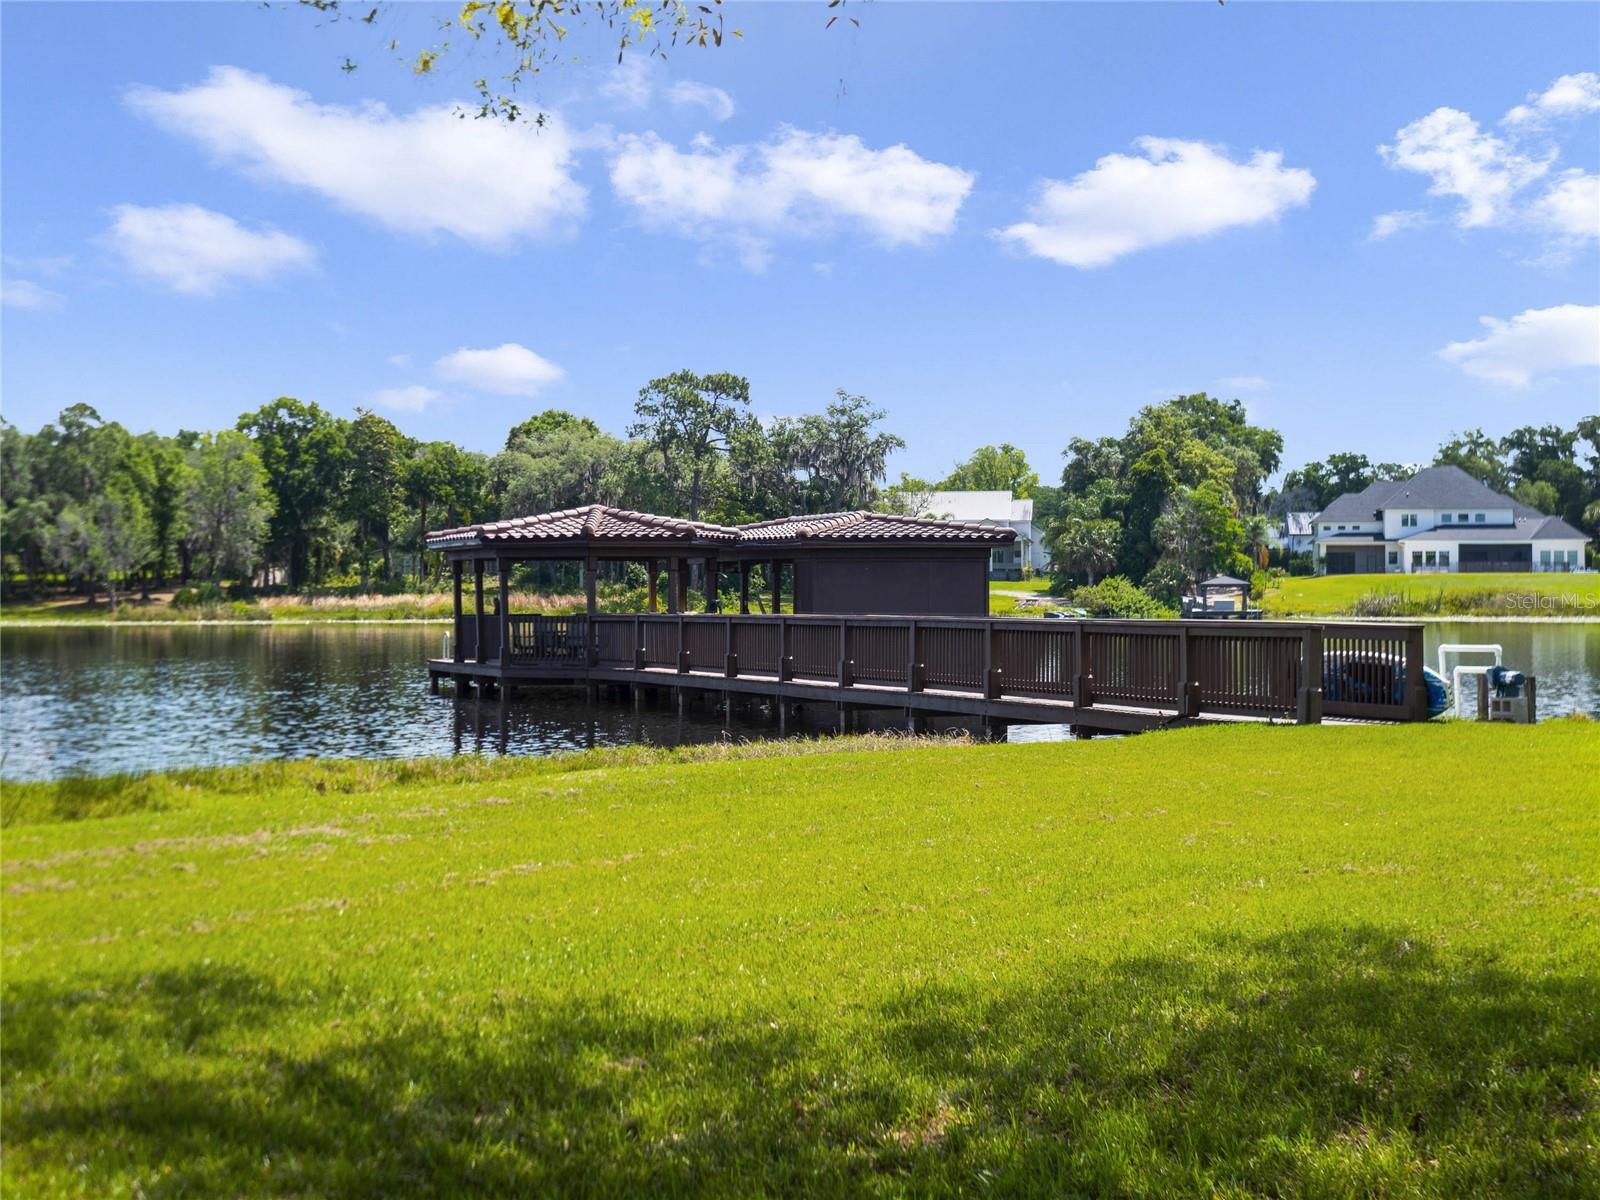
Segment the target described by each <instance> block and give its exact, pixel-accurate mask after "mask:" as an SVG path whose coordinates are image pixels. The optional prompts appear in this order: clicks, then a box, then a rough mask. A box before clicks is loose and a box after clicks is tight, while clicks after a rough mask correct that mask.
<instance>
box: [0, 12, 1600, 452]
mask: <svg viewBox="0 0 1600 1200" xmlns="http://www.w3.org/2000/svg"><path fill="white" fill-rule="evenodd" d="M364 7H365V6H363V9H364ZM450 12H451V10H450V9H449V8H425V7H423V6H421V5H415V6H398V7H389V8H385V9H382V10H380V14H379V17H378V19H377V20H376V21H375V22H374V23H373V24H372V25H370V26H369V25H364V24H361V23H360V22H351V21H347V22H342V23H337V24H328V23H326V22H324V21H322V20H321V19H319V18H317V17H316V16H315V15H314V14H312V13H310V12H306V11H301V10H299V9H298V8H296V6H293V5H288V6H279V7H265V6H261V5H256V4H245V3H238V4H176V5H168V4H140V3H119V4H112V5H98V4H31V3H30V4H24V3H9V2H7V3H4V4H3V5H0V104H3V108H0V172H3V193H0V243H3V279H4V289H3V294H4V305H3V307H0V320H3V325H0V411H3V413H4V416H5V417H6V419H8V420H9V421H11V422H12V423H13V424H15V425H17V426H19V427H21V428H24V429H34V428H37V427H38V426H40V425H41V424H43V423H44V422H46V421H48V420H51V419H53V417H54V415H55V414H56V413H57V412H58V411H59V410H60V409H61V408H63V407H64V406H66V405H68V404H71V403H75V402H78V401H83V402H87V403H89V404H92V405H93V406H94V407H95V408H96V409H98V410H99V411H100V413H101V415H102V416H104V417H106V418H107V419H114V420H117V421H120V422H122V423H123V424H124V425H126V426H128V427H129V428H131V429H134V430H144V429H155V430H158V431H160V432H164V433H171V432H175V431H177V430H178V429H180V428H189V429H204V428H217V427H221V426H226V425H231V424H233V422H234V421H235V420H236V419H237V417H238V415H239V414H240V413H241V412H243V411H246V410H249V409H253V408H256V407H258V406H259V405H261V404H262V403H264V402H266V401H268V400H270V399H272V398H273V397H276V396H280V395H292V396H297V397H299V398H301V399H303V400H314V401H316V402H317V403H319V404H321V405H323V406H324V407H325V408H327V409H329V410H330V411H333V412H335V413H339V414H341V415H346V416H348V415H353V414H354V412H355V410H356V408H357V407H362V408H369V409H373V410H375V411H378V412H381V413H383V414H384V415H386V416H388V417H390V418H391V419H392V420H394V421H395V423H396V424H397V425H399V427H400V428H401V429H402V430H404V431H405V432H406V433H408V434H410V435H412V436H415V437H419V438H426V439H432V438H448V439H451V440H453V441H456V442H459V443H461V444H463V445H466V446H468V447H471V448H474V449H479V450H485V451H493V450H496V449H498V448H499V447H500V445H501V444H502V442H503V439H504V437H505V432H506V430H507V429H508V428H509V427H510V426H511V425H512V424H514V423H515V422H517V421H519V420H521V419H523V418H524V417H526V416H527V415H528V414H529V413H531V412H535V411H538V410H540V409H543V408H547V407H559V408H565V409H569V410H571V411H573V412H577V413H581V414H584V415H587V416H590V417H593V418H594V419H595V420H596V421H598V422H599V423H600V425H601V426H602V427H604V428H607V429H610V430H612V431H614V432H617V433H622V432H623V431H624V430H625V428H626V426H627V424H628V421H629V418H630V416H631V410H632V404H633V401H634V399H635V397H636V396H637V394H638V391H639V389H640V388H641V387H642V386H643V385H644V384H645V383H646V382H647V381H648V380H650V379H652V378H654V377H657V376H661V375H665V374H668V373H670V372H672V371H675V370H679V369H682V368H690V369H692V370H696V371H701V372H712V371H732V372H736V373H738V374H741V375H744V376H747V377H748V378H749V380H750V383H751V394H752V399H753V407H754V409H755V410H756V411H757V412H758V413H760V414H762V415H764V416H777V415H783V414H795V413H800V412H810V411H819V410H820V409H821V408H822V407H823V406H824V405H825V404H826V403H827V402H828V401H829V400H830V399H831V398H832V397H833V395H834V393H835V391H836V390H838V389H841V388H842V389H844V390H846V391H848V392H851V393H855V394H860V395H865V396H866V397H868V398H869V399H870V400H871V401H873V402H874V403H875V404H877V405H879V406H881V407H882V408H884V409H886V410H887V411H888V414H889V415H888V419H887V422H886V425H887V427H888V428H889V429H891V430H893V431H894V432H897V433H899V434H900V435H901V436H903V437H904V438H905V439H906V441H907V443H908V444H907V448H906V450H905V451H904V452H903V453H901V454H899V455H897V456H896V457H895V458H894V459H893V460H892V462H891V471H892V472H896V473H897V472H899V471H902V470H904V471H909V472H911V473H913V474H916V475H922V476H927V477H934V478H937V477H939V476H940V475H942V474H944V473H945V472H946V471H948V469H949V467H950V466H951V465H953V464H954V463H955V462H956V461H957V460H958V459H960V458H963V457H965V456H966V455H967V454H968V453H969V452H970V451H971V450H972V449H973V448H975V447H976V446H979V445H983V444H986V443H995V442H1000V441H1008V442H1011V443H1013V444H1015V445H1018V446H1020V447H1022V448H1023V449H1024V450H1026V451H1027V453H1028V456H1029V459H1030V461H1031V462H1032V464H1033V465H1034V467H1035V468H1036V469H1037V470H1038V471H1039V473H1040V475H1041V476H1042V477H1043V478H1044V479H1045V480H1046V481H1053V480H1054V479H1055V478H1056V477H1058V476H1059V472H1060V469H1061V452H1062V450H1063V448H1064V447H1065V446H1066V444H1067V442H1068V440H1069V439H1071V438H1073V437H1099V436H1103V435H1108V434H1116V433H1118V432H1120V431H1121V430H1122V429H1123V428H1125V426H1126V424H1127V421H1128V419H1129V417H1130V416H1132V415H1133V414H1134V413H1135V412H1136V411H1137V410H1138V409H1139V408H1140V407H1142V406H1144V405H1146V404H1150V403H1155V402H1158V401H1160V400H1163V399H1166V398H1169V397H1171V396H1174V395H1178V394H1182V393H1186V392H1197V391H1206V392H1210V393H1211V394H1213V395H1219V396H1222V397H1225V398H1230V399H1231V398H1237V399H1239V400H1242V401H1243V402H1244V403H1245V404H1246V405H1247V406H1248V409H1249V411H1250V413H1251V414H1252V417H1253V418H1254V419H1255V420H1256V421H1258V422H1259V423H1263V424H1267V425H1270V426H1272V427H1274V428H1277V429H1279V430H1280V431H1281V432H1282V433H1283V436H1284V441H1285V455H1284V458H1285V465H1286V466H1294V465H1298V464H1300V463H1303V462H1305V461H1308V460H1311V459H1317V458H1322V457H1324V456H1326V455H1327V454H1328V453H1330V452H1335V451H1346V450H1349V451H1361V452H1364V453H1367V454H1369V455H1370V456H1372V457H1373V458H1374V459H1375V460H1382V461H1401V462H1422V461H1427V460H1428V459H1430V458H1431V457H1432V454H1433V452H1434V449H1435V448H1436V447H1437V445H1438V444H1439V442H1440V441H1442V440H1444V439H1445V438H1446V437H1448V436H1449V435H1450V434H1451V433H1452V432H1454V431H1457V430H1462V429H1468V428H1474V427H1481V428H1483V429H1484V430H1486V431H1487V432H1489V433H1490V434H1494V435H1498V434H1501V433H1504V432H1506V431H1508V430H1509V429H1511V428H1514V427H1516V426H1520V425H1525V424H1542V423H1548V422H1556V423H1560V424H1563V425H1568V426H1570V425H1571V424H1572V423H1573V422H1575V421H1576V420H1577V419H1578V418H1580V417H1582V416H1584V415H1586V414H1591V413H1594V412H1596V411H1597V410H1600V255H1597V241H1600V6H1597V5H1594V4H1586V3H1585V4H1578V3H1572V4H1554V5H1543V4H1515V5H1504V6H1502V5H1493V4H1460V5H1457V4H1423V5H1415V6H1412V5H1401V4H1381V5H1380V4H1361V5H1316V4H1281V5H1279V4H1255V3H1247V2H1235V3H1229V4H1227V5H1226V6H1219V5H1212V4H1202V3H1185V4H1181V5H1166V4H1133V3H1130V4H1120V5H1095V4H1071V5H1068V4H1037V3H1035V4H1011V3H986V4H981V5H980V4H955V3H950V4H930V3H890V2H881V3H875V4H860V5H857V4H851V5H850V6H849V8H848V12H849V13H850V14H852V15H854V16H855V18H856V19H857V20H858V21H859V22H860V24H859V27H857V26H855V25H852V24H850V23H849V21H847V20H841V21H838V22H835V23H834V25H833V26H832V27H831V28H827V27H826V22H827V18H828V16H830V15H832V14H831V13H830V12H829V11H828V10H827V9H826V7H825V5H824V4H823V2H822V0H815V2H814V3H813V2H810V0H794V2H791V3H784V4H743V3H739V2H738V0H731V2H730V3H729V4H728V5H727V6H726V21H727V26H728V28H730V29H732V28H738V29H739V30H740V32H741V33H742V35H743V36H742V37H740V38H732V37H730V38H728V39H727V40H726V42H725V44H724V45H723V46H722V47H721V48H706V49H699V48H691V49H679V50H675V51H673V52H671V53H670V54H669V55H668V56H667V57H666V59H665V60H664V61H663V60H661V59H652V58H650V57H648V56H646V55H643V54H640V53H634V54H632V55H630V56H629V57H626V58H625V59H624V61H623V63H622V64H621V65H620V66H618V65H617V64H616V63H615V61H614V54H612V53H611V52H610V51H608V49H607V46H608V44H609V43H607V42H604V41H602V39H601V38H600V37H599V36H598V35H597V34H595V35H592V36H591V35H589V34H586V33H585V32H583V31H579V32H578V33H577V34H576V35H575V36H574V38H573V39H572V42H571V44H570V45H569V47H567V50H568V51H569V53H567V54H566V55H564V56H563V59H564V60H563V61H562V62H561V63H559V64H557V65H555V66H552V67H551V68H549V69H547V70H546V71H545V72H544V73H543V74H542V75H541V76H540V78H539V80H538V82H537V84H536V86H535V88H534V89H533V91H532V93H530V95H529V96H528V97H527V104H528V107H529V109H530V110H537V111H541V112H543V113H544V114H545V116H546V122H545V125H544V127H543V128H542V129H535V128H533V127H532V126H531V125H529V124H528V123H526V122H524V123H522V124H519V125H515V126H507V125H506V124H504V123H503V122H496V121H493V120H478V119H475V118H473V117H471V116H470V115H469V116H466V117H465V118H462V117H460V116H459V111H460V108H459V106H460V105H461V104H462V103H463V102H466V103H470V102H471V101H472V100H473V97H474V91H473V86H472V83H473V80H474V79H475V78H477V77H478V76H479V75H481V74H484V73H485V72H486V70H492V69H493V67H494V60H493V59H492V58H486V57H485V53H484V52H483V51H481V50H479V51H472V50H468V51H466V52H464V53H463V51H462V49H461V46H460V44H459V39H458V40H457V44H456V46H455V48H454V49H453V50H452V51H451V52H450V53H449V54H447V55H446V56H445V58H444V60H443V66H442V67H441V69H440V70H439V71H438V72H436V73H435V74H434V75H432V76H427V77H419V76H417V75H415V74H413V73H412V72H411V71H410V70H408V69H407V67H406V66H405V64H404V63H403V62H401V61H400V60H399V58H398V55H397V54H396V53H390V52H389V51H388V50H387V49H386V47H387V44H388V42H389V41H390V39H395V40H397V41H398V42H399V44H400V46H401V52H406V51H415V50H416V49H418V48H421V47H422V46H424V45H427V44H430V43H431V42H432V41H434V40H435V38H436V35H435V34H433V33H432V32H431V25H432V22H433V21H435V20H436V19H439V18H447V17H448V16H449V15H450ZM347 59H348V60H349V62H350V63H351V64H353V65H354V66H355V68H356V69H355V70H352V71H346V70H343V69H342V67H343V65H344V64H345V63H346V60H347Z"/></svg>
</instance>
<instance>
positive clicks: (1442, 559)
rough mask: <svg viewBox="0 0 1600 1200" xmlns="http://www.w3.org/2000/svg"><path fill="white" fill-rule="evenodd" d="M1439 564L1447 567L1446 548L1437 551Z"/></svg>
mask: <svg viewBox="0 0 1600 1200" xmlns="http://www.w3.org/2000/svg"><path fill="white" fill-rule="evenodd" d="M1439 565H1440V566H1441V567H1448V566H1449V565H1450V551H1448V550H1441V551H1439Z"/></svg>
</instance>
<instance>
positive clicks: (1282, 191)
mask: <svg viewBox="0 0 1600 1200" xmlns="http://www.w3.org/2000/svg"><path fill="white" fill-rule="evenodd" d="M1134 145H1135V146H1136V147H1138V149H1139V151H1140V152H1141V153H1140V154H1139V155H1134V154H1108V155H1106V156H1105V157H1104V158H1101V159H1100V160H1099V161H1098V162H1096V163H1095V165H1094V166H1093V167H1092V168H1090V169H1089V170H1087V171H1084V172H1082V173H1081V174H1079V175H1076V176H1074V177H1073V178H1072V179H1071V180H1068V181H1066V182H1062V181H1061V180H1056V179H1048V180H1045V181H1044V182H1043V184H1042V185H1041V187H1040V190H1039V196H1038V198H1037V199H1036V200H1035V201H1034V203H1033V206H1032V207H1031V208H1030V209H1029V212H1028V215H1029V218H1030V219H1029V220H1027V221H1023V222H1020V223H1019V224H1016V225H1011V226H1009V227H1007V228H1005V229H1001V230H997V231H996V236H997V237H999V238H1001V239H1002V240H1003V241H1008V242H1014V243H1016V244H1018V245H1020V246H1021V247H1022V248H1023V249H1025V250H1026V251H1028V253H1030V254H1033V255H1036V256H1038V257H1040V258H1048V259H1050V260H1051V261H1053V262H1058V263H1063V264H1065V265H1067V266H1071V267H1083V268H1088V267H1103V266H1105V265H1107V264H1108V263H1112V262H1115V261H1116V260H1117V259H1119V258H1121V257H1122V256H1123V255H1125V254H1132V253H1134V252H1135V251H1138V250H1146V249H1149V248H1150V247H1152V246H1160V245H1165V244H1166V243H1169V242H1177V241H1186V240H1189V239H1192V238H1201V237H1205V236H1207V235H1209V234H1213V233H1217V232H1219V231H1221V230H1224V229H1232V228H1235V227H1238V226H1244V225H1257V224H1260V223H1262V222H1266V221H1276V220H1277V219H1278V218H1279V217H1281V216H1282V215H1283V214H1284V213H1285V212H1286V211H1288V210H1289V209H1291V208H1295V207H1299V206H1301V205H1304V204H1306V203H1307V202H1309V200H1310V199H1311V192H1312V189H1313V188H1315V187H1316V185H1317V181H1316V179H1315V178H1313V177H1312V174H1311V172H1310V171H1307V170H1304V169H1302V168H1299V167H1285V166H1284V165H1283V155H1282V154H1279V153H1276V152H1273V151H1266V150H1257V151H1256V152H1255V154H1253V155H1252V156H1251V157H1250V159H1249V160H1248V161H1247V162H1235V161H1234V160H1233V159H1231V158H1229V157H1228V156H1227V155H1226V154H1225V153H1223V152H1222V151H1221V150H1220V149H1219V148H1217V147H1215V146H1211V145H1208V144H1207V143H1205V142H1193V141H1183V140H1180V139H1176V138H1157V137H1143V138H1139V139H1138V140H1137V141H1136V142H1134Z"/></svg>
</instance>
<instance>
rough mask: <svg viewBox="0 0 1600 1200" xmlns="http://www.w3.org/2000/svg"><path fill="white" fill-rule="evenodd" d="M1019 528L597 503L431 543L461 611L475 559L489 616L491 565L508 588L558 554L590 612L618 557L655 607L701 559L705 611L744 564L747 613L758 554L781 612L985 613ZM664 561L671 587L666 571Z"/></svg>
mask: <svg viewBox="0 0 1600 1200" xmlns="http://www.w3.org/2000/svg"><path fill="white" fill-rule="evenodd" d="M1016 536H1017V535H1016V532H1015V531H1014V530H1011V529H1006V528H996V527H994V526H992V525H979V524H976V523H969V522H964V521H936V520H931V519H927V518H919V517H902V516H895V515H892V514H889V513H872V512H840V513H822V514H818V515H814V516H795V517H780V518H777V519H776V520H771V521H757V522H755V523H753V524H749V525H737V526H732V525H714V524H711V523H710V522H707V521H690V520H685V519H683V518H680V517H660V516H656V515H655V514H653V513H643V512H631V511H628V510H626V509H618V508H611V507H609V506H607V505H604V504H590V505H588V506H586V507H584V508H568V509H562V510H561V511H559V512H547V513H538V514H536V515H534V516H530V517H512V518H510V519H508V520H504V521H489V522H485V523H483V524H480V525H467V526H463V527H461V528H459V529H444V530H439V531H438V532H435V533H430V534H428V538H427V546H428V549H430V550H437V551H441V552H442V553H443V554H444V555H445V557H446V559H447V560H448V561H449V562H450V565H451V571H452V574H453V576H454V583H455V602H456V613H457V615H458V616H459V615H460V614H461V612H462V608H463V603H464V600H463V589H464V588H465V587H466V574H467V572H468V571H469V570H470V572H471V580H472V582H471V587H472V596H473V603H474V615H475V616H476V617H482V616H483V615H484V614H483V611H482V604H483V583H484V576H485V574H488V573H492V574H493V575H494V577H495V578H496V581H497V582H498V585H499V591H500V594H501V595H502V596H504V595H508V594H509V575H510V571H511V568H512V566H513V565H514V564H516V563H519V562H529V561H551V560H556V561H569V562H578V563H581V564H583V579H584V590H585V593H586V596H587V600H588V604H587V608H588V613H589V615H590V616H593V615H595V587H596V579H597V578H598V575H599V570H598V568H599V566H600V564H602V563H616V562H631V563H638V564H640V565H641V566H643V567H644V568H645V574H646V578H647V580H648V584H647V587H648V591H649V600H648V610H649V611H650V612H656V611H659V610H660V609H662V608H664V609H665V611H667V612H669V613H677V612H683V611H685V610H686V609H687V608H688V592H689V577H690V568H691V565H693V566H696V567H697V568H698V570H699V572H700V573H701V576H700V577H701V580H702V581H703V589H702V590H703V592H704V595H705V610H706V611H707V612H717V611H719V609H720V603H721V602H720V597H719V593H720V584H721V582H722V580H723V578H724V576H725V575H726V574H728V573H735V574H737V576H738V580H739V611H740V612H741V613H748V612H749V611H750V581H751V576H752V574H753V568H754V567H756V566H757V565H758V564H759V565H760V566H761V567H762V569H763V574H764V575H765V577H766V580H767V586H768V589H769V590H770V596H771V611H772V612H774V613H776V612H779V611H781V610H782V607H783V601H784V598H785V596H787V597H788V600H789V604H790V608H791V610H792V611H793V612H795V613H797V614H799V613H897V614H910V615H919V616H924V615H925V616H986V615H987V614H988V611H989V556H990V552H991V551H992V550H993V549H994V547H996V546H1004V545H1009V544H1010V543H1011V542H1012V541H1014V540H1015V539H1016ZM663 570H664V571H665V578H666V588H665V591H666V595H665V596H664V597H663V596H661V595H660V590H661V588H660V584H659V582H658V581H659V580H661V578H662V573H663ZM786 580H787V584H788V586H787V587H785V582H786ZM503 609H504V606H503V605H502V611H503ZM506 615H509V614H506Z"/></svg>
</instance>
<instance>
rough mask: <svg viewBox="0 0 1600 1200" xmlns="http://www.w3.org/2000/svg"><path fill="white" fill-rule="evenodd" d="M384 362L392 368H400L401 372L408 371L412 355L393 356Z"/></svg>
mask: <svg viewBox="0 0 1600 1200" xmlns="http://www.w3.org/2000/svg"><path fill="white" fill-rule="evenodd" d="M384 361H385V362H387V363H388V364H389V365H390V366H391V367H399V368H400V369H401V370H406V369H407V368H409V367H410V366H411V355H409V354H391V355H389V357H388V358H386V359H384Z"/></svg>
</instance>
